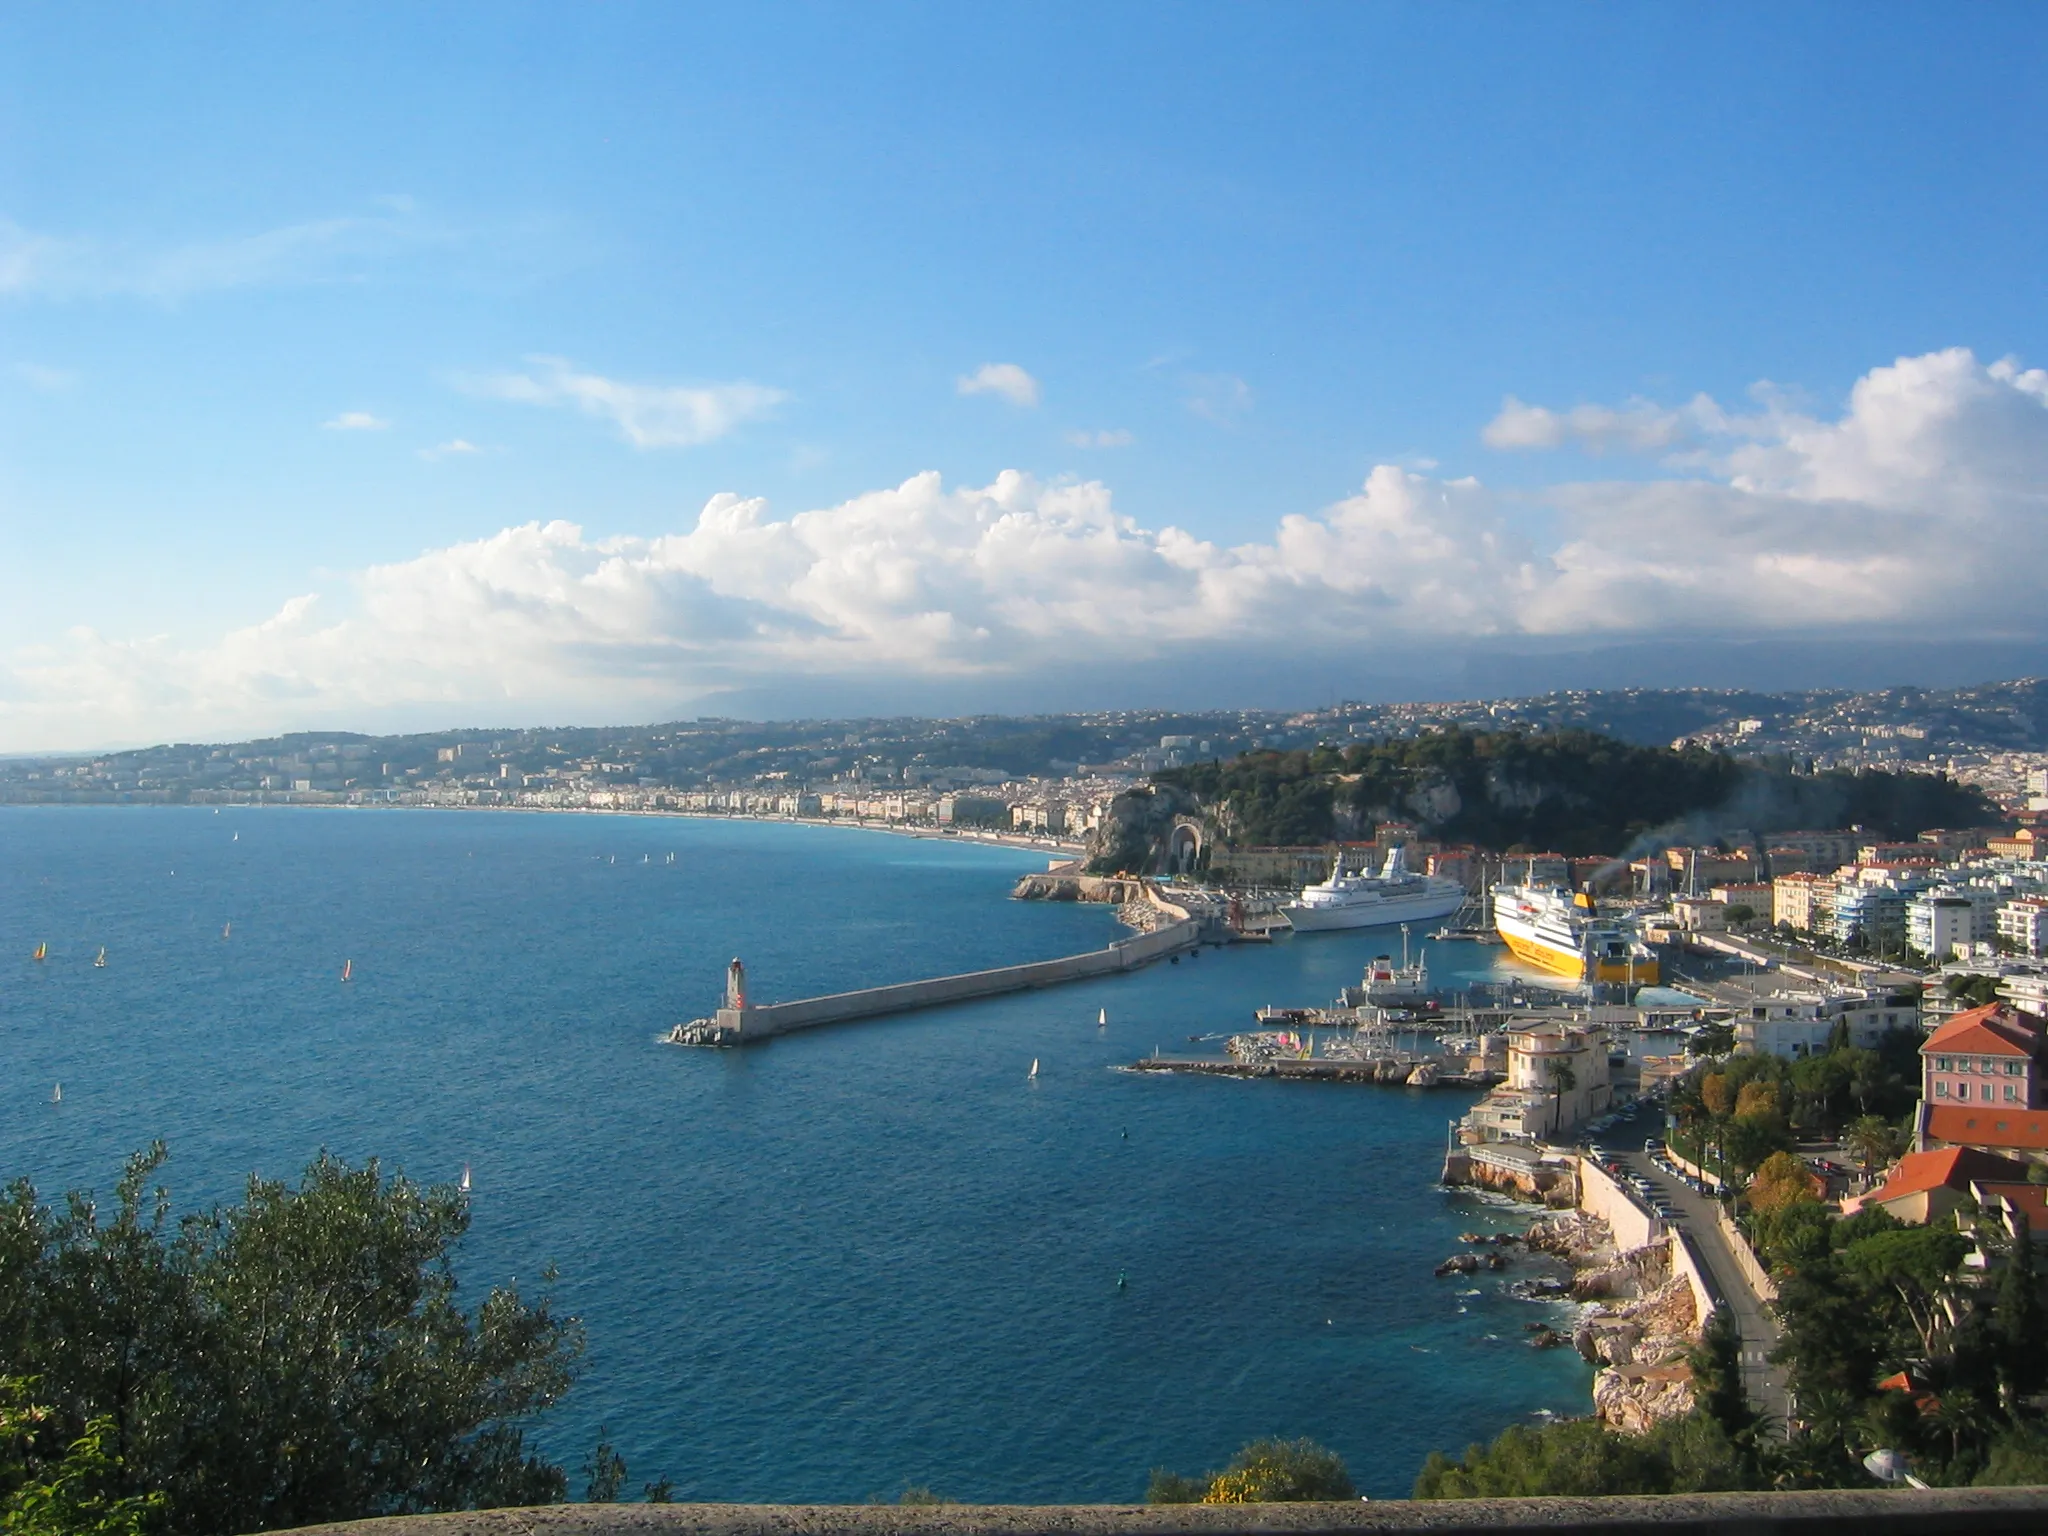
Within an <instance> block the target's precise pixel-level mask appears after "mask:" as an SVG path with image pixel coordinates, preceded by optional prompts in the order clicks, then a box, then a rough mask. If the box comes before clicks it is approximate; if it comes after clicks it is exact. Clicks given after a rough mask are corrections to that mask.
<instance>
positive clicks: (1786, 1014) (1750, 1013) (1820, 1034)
mask: <svg viewBox="0 0 2048 1536" xmlns="http://www.w3.org/2000/svg"><path fill="white" fill-rule="evenodd" d="M1706 991H1707V996H1708V1000H1709V1001H1710V1002H1712V1003H1713V1005H1714V1008H1715V1011H1716V1012H1719V1011H1722V1010H1726V1011H1727V1013H1728V1015H1729V1022H1730V1023H1731V1024H1733V1025H1734V1026H1735V1049H1736V1050H1737V1051H1738V1052H1740V1053H1745V1054H1746V1053H1752V1052H1759V1053H1763V1054H1766V1055H1771V1056H1788V1057H1792V1058H1794V1059H1797V1058H1798V1057H1801V1056H1813V1055H1818V1054H1821V1053H1824V1052H1825V1051H1826V1050H1827V1048H1828V1042H1829V1041H1830V1040H1831V1039H1833V1038H1834V1033H1835V1029H1836V1027H1837V1026H1838V1025H1842V1024H1847V1025H1848V1027H1849V1043H1850V1044H1851V1045H1856V1046H1861V1047H1863V1048H1865V1049H1868V1048H1870V1047H1872V1046H1874V1045H1876V1044H1877V1042H1878V1041H1879V1040H1880V1039H1881V1038H1882V1037H1883V1036H1884V1034H1885V1033H1886V1032H1887V1031H1888V1030H1894V1029H1916V1028H1918V1027H1919V1024H1920V1005H1919V1002H1918V1000H1917V999H1908V998H1903V997H1901V996H1899V995H1898V994H1896V993H1890V992H1881V991H1872V990H1870V989H1868V988H1864V987H1837V986H1830V985H1828V984H1827V983H1825V982H1813V981H1807V980H1804V979H1802V978H1800V977H1796V976H1788V975H1786V974H1784V973H1783V972H1781V971H1765V972H1762V973H1761V974H1758V975H1754V976H1731V977H1728V978H1727V979H1726V980H1724V981H1717V982H1714V983H1713V984H1711V985H1710V986H1709V987H1708V988H1707V989H1706Z"/></svg>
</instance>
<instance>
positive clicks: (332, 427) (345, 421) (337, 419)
mask: <svg viewBox="0 0 2048 1536" xmlns="http://www.w3.org/2000/svg"><path fill="white" fill-rule="evenodd" d="M320 425H321V426H322V427H324V428H326V429H327V430H328V431H329V432H382V431H383V430H384V429H385V428H387V427H389V426H390V425H391V423H390V422H388V421H386V420H385V419H384V418H383V417H381V416H372V415H371V414H370V413H369V412H368V411H343V412H342V413H341V414H340V415H339V416H331V417H329V418H328V419H327V420H326V421H323V422H321V423H320Z"/></svg>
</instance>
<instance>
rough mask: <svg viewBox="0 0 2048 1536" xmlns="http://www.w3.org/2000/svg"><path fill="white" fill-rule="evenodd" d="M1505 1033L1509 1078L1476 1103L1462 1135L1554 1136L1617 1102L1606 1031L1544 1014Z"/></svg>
mask: <svg viewBox="0 0 2048 1536" xmlns="http://www.w3.org/2000/svg"><path fill="white" fill-rule="evenodd" d="M1505 1034H1506V1036H1507V1074H1508V1075H1507V1081H1506V1082H1504V1083H1502V1084H1501V1085H1500V1086H1499V1087H1497V1088H1494V1089H1492V1090H1491V1091H1490V1092H1489V1093H1488V1094H1487V1095H1486V1097H1485V1098H1483V1099H1481V1100H1480V1101H1479V1102H1478V1103H1477V1104H1475V1105H1473V1106H1472V1109H1471V1110H1470V1111H1469V1112H1468V1113H1467V1114H1466V1116H1465V1119H1464V1121H1463V1123H1462V1124H1461V1126H1460V1128H1459V1138H1460V1140H1462V1141H1465V1142H1467V1143H1474V1142H1482V1141H1538V1140H1554V1139H1557V1138H1561V1137H1564V1136H1567V1135H1569V1134H1570V1133H1571V1131H1572V1130H1573V1129H1574V1128H1576V1127H1577V1126H1579V1125H1582V1124H1584V1123H1585V1122H1586V1121H1588V1120H1590V1119H1593V1118H1594V1117H1595V1116H1597V1115H1599V1114H1601V1113H1602V1112H1604V1111H1605V1110H1606V1109H1607V1108H1608V1106H1609V1105H1610V1104H1611V1103H1612V1102H1613V1097H1614V1091H1613V1085H1612V1080H1611V1078H1610V1077H1609V1069H1608V1060H1607V1036H1606V1034H1605V1033H1604V1032H1603V1031H1601V1030H1598V1029H1593V1028H1589V1027H1587V1026H1585V1025H1583V1024H1575V1023H1569V1022H1566V1021H1564V1020H1562V1019H1544V1020H1541V1021H1536V1022H1528V1021H1524V1022H1522V1023H1519V1024H1510V1025H1508V1027H1507V1029H1506V1030H1505Z"/></svg>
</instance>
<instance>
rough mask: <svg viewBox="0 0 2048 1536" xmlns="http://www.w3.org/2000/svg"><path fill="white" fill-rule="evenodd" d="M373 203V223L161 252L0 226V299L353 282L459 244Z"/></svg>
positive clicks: (284, 231)
mask: <svg viewBox="0 0 2048 1536" xmlns="http://www.w3.org/2000/svg"><path fill="white" fill-rule="evenodd" d="M377 202H378V204H379V205H380V211H378V212H376V213H371V214H350V215H341V216H336V217H331V218H319V219H306V220H302V221H300V222H298V223H292V224H280V225H277V226H275V227H273V228H270V229H260V230H256V231H254V232H252V233H248V234H239V235H230V236H227V237H224V238H220V239H209V240H186V241H177V242H172V243H167V244H152V243H150V242H147V241H143V240H134V239H129V240H109V239H104V238H100V237H97V236H88V235H58V234H50V233H46V232H43V231H38V230H31V229H25V228H23V227H22V226H21V225H19V224H16V223H13V222H12V221H10V220H5V219H0V295H7V296H11V297H15V298H49V299H79V298H105V297H128V298H144V299H155V300H160V301H175V300H178V299H184V298H189V297H192V296H195V295H198V294H204V293H212V292H218V291H221V290H225V289H232V288H248V287H261V286H278V285H293V284H309V283H333V282H353V281H359V280H360V279H361V278H362V277H363V275H364V274H365V272H366V271H367V270H368V269H370V268H371V267H372V266H373V265H375V264H376V263H378V262H380V261H382V260H384V259H386V258H389V257H391V256H393V255H396V254H398V253H400V252H403V251H406V250H409V249H414V248H419V247H424V246H433V245H446V244H450V243H453V242H454V241H456V240H457V239H459V238H460V236H459V235H458V234H457V233H456V232H455V231H453V230H451V229H449V228H447V227H445V226H440V225H437V224H435V223H433V222H432V221H431V220H429V219H428V218H426V217H425V216H424V215H422V214H421V213H420V212H419V210H418V209H417V207H416V206H415V205H414V204H413V203H412V201H411V199H409V198H402V197H392V198H380V199H378V200H377Z"/></svg>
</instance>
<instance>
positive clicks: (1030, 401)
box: [953, 363, 1038, 407]
mask: <svg viewBox="0 0 2048 1536" xmlns="http://www.w3.org/2000/svg"><path fill="white" fill-rule="evenodd" d="M953 387H954V388H955V389H957V390H958V391H959V392H960V393H961V394H963V395H1000V396H1002V398H1003V399H1005V400H1007V401H1009V402H1010V404H1012V405H1021V406H1025V407H1030V406H1034V405H1036V404H1038V380H1036V379H1034V378H1033V377H1031V375H1030V374H1028V373H1026V372H1025V371H1024V370H1023V369H1022V368H1019V367H1018V366H1017V365H1016V364H1015V363H983V364H982V365H981V366H980V367H979V368H977V369H975V371H974V372H972V373H967V374H962V375H961V376H960V377H959V378H958V379H956V380H954V381H953Z"/></svg>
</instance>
